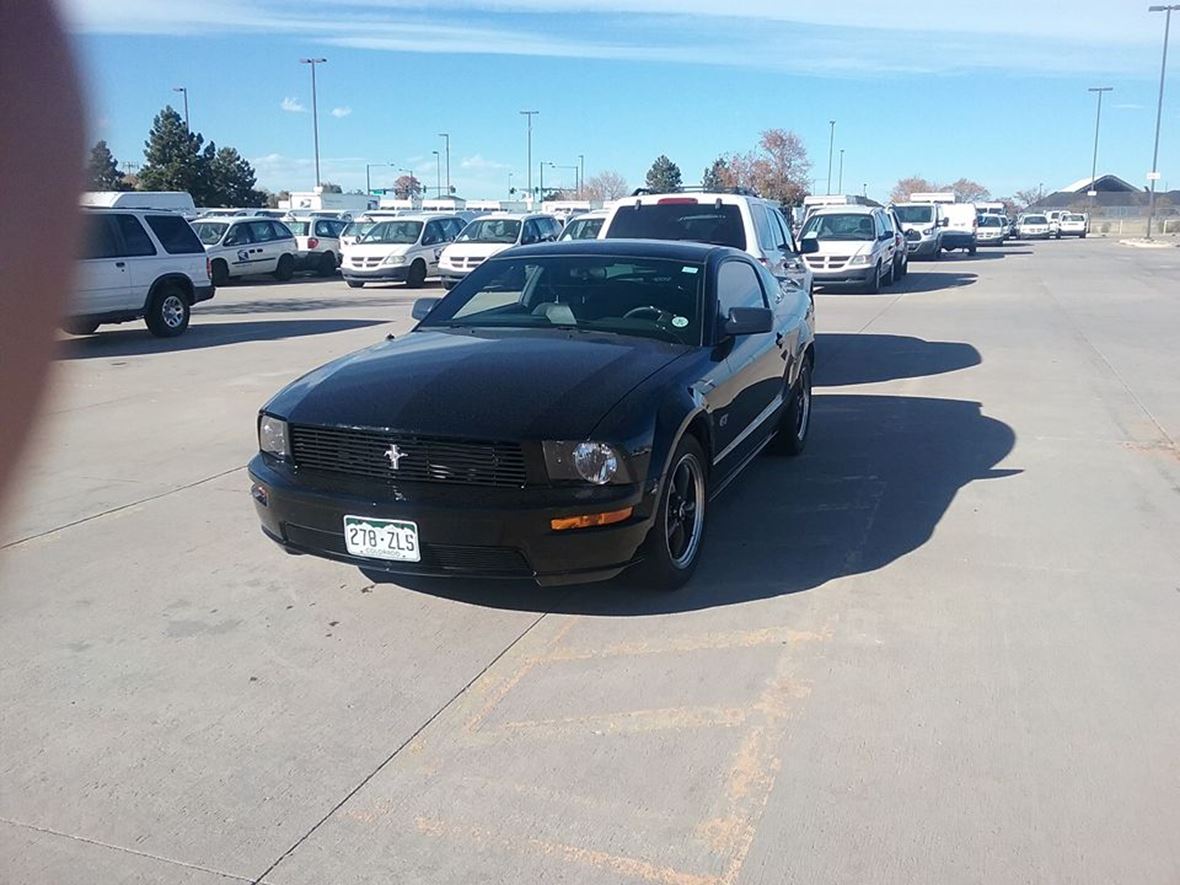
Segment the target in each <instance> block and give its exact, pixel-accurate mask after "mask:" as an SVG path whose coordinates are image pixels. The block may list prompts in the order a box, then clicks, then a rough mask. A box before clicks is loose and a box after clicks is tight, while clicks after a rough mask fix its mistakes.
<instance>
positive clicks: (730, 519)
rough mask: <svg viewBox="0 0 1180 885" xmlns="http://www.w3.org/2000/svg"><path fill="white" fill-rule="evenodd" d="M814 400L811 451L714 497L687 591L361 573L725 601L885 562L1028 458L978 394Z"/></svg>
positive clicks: (490, 603) (643, 604)
mask: <svg viewBox="0 0 1180 885" xmlns="http://www.w3.org/2000/svg"><path fill="white" fill-rule="evenodd" d="M814 403H815V407H814V413H813V415H814V418H813V420H814V422H815V423H814V425H813V429H812V436H811V439H810V441H809V444H808V449H807V451H806V452H805V453H804V454H803V455H802V456H801V457H798V458H784V457H778V456H774V455H770V454H764V455H763V456H761V457H759V458H758V459H757V460H755V461H754V462H753V463H752V464H751V465H750V466H749V467H748V468H747V469H746V470H745V472H744V473H743V474H742V476H741V477H739V479H738V480H737V481H736V482H735V483H734V484H733V485H732V486H731V487H730V488H728V489H726V490H725V492H724V493H723V494H722V495H721V496H720V497H718V498H717V499H716V500H715V501H713V502H712V504H711V505H710V524H709V528H708V534H707V536H706V540H705V544H704V547H703V549H702V553H701V556H702V559H701V562H700V565H699V568H698V570H697V573H696V574H695V575H694V577H693V579H692V580H691V581H690V582H689V583H688V584H687V585H686V586H685V587H684V588H682V589H681V590H679V591H677V592H674V593H655V592H652V591H650V590H647V589H645V588H643V587H641V586H637V585H636V584H635V583H634V582H633V581H632V580H630V579H629V578H628V576H627V575H626V574H624V575H622V576H620V577H619V578H617V579H615V580H614V581H610V582H607V583H603V584H591V585H584V586H578V587H566V588H549V589H545V588H538V587H536V586H535V585H534V584H532V583H526V582H517V581H514V582H503V583H501V582H493V581H471V580H466V579H451V580H447V579H417V578H407V577H405V576H398V577H393V576H383V575H382V574H380V573H378V572H374V571H372V570H367V569H366V570H363V571H364V574H365V576H366V577H367V578H368V579H369V580H370V581H373V582H374V583H375V584H385V583H389V584H395V585H398V586H400V587H404V588H407V589H410V590H413V591H418V592H423V593H429V594H431V595H435V596H440V597H446V598H449V599H455V600H459V601H463V602H467V603H470V604H472V605H480V606H487V607H491V608H502V609H513V610H524V611H536V612H557V613H569V614H590V615H601V616H631V615H650V614H661V613H671V612H684V611H694V610H699V609H707V608H714V607H717V606H725V605H733V604H736V603H742V602H749V601H751V600H757V599H768V598H772V597H775V596H781V595H785V594H790V593H797V592H800V591H804V590H812V589H815V588H818V587H822V586H824V585H825V584H827V583H828V582H830V581H832V580H834V579H837V578H840V577H843V576H846V575H856V574H864V573H867V572H872V571H875V570H877V569H880V568H883V567H885V566H887V565H889V564H890V563H891V562H894V561H895V560H897V559H900V558H901V557H903V556H905V555H907V554H909V553H912V552H913V551H915V550H917V549H918V548H919V547H921V546H922V545H923V544H925V543H926V542H927V541H928V540H929V539H930V538H931V536H932V535H933V533H934V529H935V527H936V526H937V525H938V523H939V521H940V520H941V519H942V517H943V515H944V514H945V513H946V512H947V509H948V508H949V507H950V506H951V504H952V503H953V501H954V499H955V496H956V494H957V493H958V492H959V490H960V489H961V488H963V487H964V486H966V485H968V484H969V483H972V482H976V481H979V480H989V479H998V478H1003V477H1007V476H1011V475H1013V474H1016V473H1019V472H1020V471H1019V470H998V469H996V465H997V464H999V463H1000V462H1001V461H1003V460H1004V458H1005V457H1007V455H1008V454H1009V453H1010V452H1011V451H1012V447H1013V445H1014V443H1015V439H1016V436H1015V433H1014V432H1013V430H1012V428H1011V427H1009V426H1008V425H1007V424H1005V423H1003V422H1002V421H998V420H996V419H994V418H990V417H988V416H986V415H984V414H983V412H982V409H981V405H980V404H979V403H977V402H969V401H962V400H950V399H933V398H925V397H901V396H869V395H849V394H832V393H819V394H817V395H816V397H815V400H814Z"/></svg>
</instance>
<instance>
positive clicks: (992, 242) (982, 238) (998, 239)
mask: <svg viewBox="0 0 1180 885" xmlns="http://www.w3.org/2000/svg"><path fill="white" fill-rule="evenodd" d="M1006 236H1007V235H1006V234H979V235H978V236H977V237H976V240H977V241H978V242H979V245H981V246H996V245H1001V244H1002V243H1003V242H1004V239H1005V237H1006Z"/></svg>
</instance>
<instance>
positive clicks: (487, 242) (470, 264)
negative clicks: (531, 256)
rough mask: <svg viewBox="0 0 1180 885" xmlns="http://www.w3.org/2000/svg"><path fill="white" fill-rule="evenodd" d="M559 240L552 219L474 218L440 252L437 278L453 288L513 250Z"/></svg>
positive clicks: (522, 216)
mask: <svg viewBox="0 0 1180 885" xmlns="http://www.w3.org/2000/svg"><path fill="white" fill-rule="evenodd" d="M559 236H561V222H560V221H558V220H557V219H556V218H554V217H553V216H552V215H540V214H536V215H530V214H522V213H518V212H497V213H496V214H495V215H485V216H484V217H483V218H477V219H475V221H473V222H471V223H470V224H469V225H467V227H465V228H463V232H462V233H460V234H459V236H458V237H457V238H456V239H455V242H453V243H451V245H449V246H447V248H445V249H444V250H443V253H442V257H441V258H440V259H439V262H438V275H439V277H441V278H442V284H443V286H444V287H445V288H447V289H450V288H452V287H453V286H454V285H455V284H456V283H457V282H459V280H461V279H463V277H465V276H467V274H468V273H470V272H471V271H472V270H474V269H475V268H477V267H479V266H480V265H481V264H483V263H484V262H485V261H486V260H487V259H489V258H491V257H492V256H493V255H498V254H499V253H501V252H503V251H504V250H505V249H511V248H512V247H513V246H528V245H530V244H532V243H547V242H552V241H553V240H556V239H557V238H558V237H559Z"/></svg>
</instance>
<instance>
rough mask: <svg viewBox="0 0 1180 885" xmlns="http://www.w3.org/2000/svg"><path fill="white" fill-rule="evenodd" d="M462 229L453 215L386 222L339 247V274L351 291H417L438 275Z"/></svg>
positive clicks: (388, 219)
mask: <svg viewBox="0 0 1180 885" xmlns="http://www.w3.org/2000/svg"><path fill="white" fill-rule="evenodd" d="M462 229H463V221H462V219H460V218H458V217H457V216H455V215H433V214H432V215H403V216H400V217H398V218H385V219H383V220H381V221H378V222H377V223H376V224H374V225H373V226H372V227H371V228H369V230H368V231H366V232H365V233H363V234H361V235H360V236H359V237H358V238H357V240H356V242H354V243H352V244H349V245H345V246H343V247H342V248H343V251H344V258H343V260H342V261H341V262H340V274H341V276H343V277H344V281H345V282H346V283H348V285H349V286H350V287H351V288H353V289H359V288H361V286H363V285H364V284H365V283H400V282H404V283H405V284H406V286H408V287H409V288H411V289H416V288H418V287H419V286H421V285H422V284H423V283H424V282H425V281H426V278H427V277H428V276H433V275H434V274H435V273H436V272H437V271H438V260H439V256H440V255H441V254H442V252H443V249H444V248H445V247H446V246H447V244H448V243H450V242H451V241H452V240H454V239H455V237H456V236H458V235H459V231H461V230H462Z"/></svg>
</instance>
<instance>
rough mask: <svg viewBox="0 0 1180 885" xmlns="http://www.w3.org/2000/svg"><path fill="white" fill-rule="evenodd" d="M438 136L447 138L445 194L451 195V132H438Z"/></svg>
mask: <svg viewBox="0 0 1180 885" xmlns="http://www.w3.org/2000/svg"><path fill="white" fill-rule="evenodd" d="M438 137H439V138H445V139H446V140H447V196H448V197H449V196H450V195H451V134H450V133H449V132H440V133H439V134H438Z"/></svg>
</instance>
